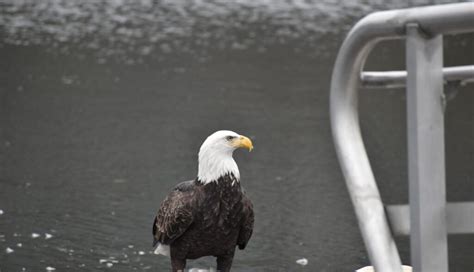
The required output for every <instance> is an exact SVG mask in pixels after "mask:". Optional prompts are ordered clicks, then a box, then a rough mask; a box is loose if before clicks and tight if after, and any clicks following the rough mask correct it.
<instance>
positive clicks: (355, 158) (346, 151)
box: [330, 2, 474, 272]
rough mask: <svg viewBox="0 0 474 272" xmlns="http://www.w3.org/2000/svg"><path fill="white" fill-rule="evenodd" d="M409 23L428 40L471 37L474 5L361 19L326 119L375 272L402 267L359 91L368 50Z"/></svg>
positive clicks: (341, 62) (344, 52) (336, 74)
mask: <svg viewBox="0 0 474 272" xmlns="http://www.w3.org/2000/svg"><path fill="white" fill-rule="evenodd" d="M412 23H416V24H418V26H419V27H420V29H422V30H423V32H424V34H426V35H427V36H431V35H437V34H455V33H463V32H469V31H473V30H474V3H472V2H471V3H460V4H448V5H440V6H430V7H420V8H411V9H402V10H392V11H384V12H376V13H372V14H370V15H368V16H366V17H364V18H363V19H362V20H360V21H359V22H358V23H357V24H356V25H355V26H354V27H353V28H352V30H351V31H350V32H349V34H348V36H347V37H346V39H345V40H344V42H343V44H342V46H341V48H340V50H339V54H338V56H337V59H336V63H335V65H334V70H333V74H332V79H331V94H330V115H331V128H332V133H333V138H334V142H335V148H336V153H337V156H338V159H339V161H340V164H341V168H342V172H343V174H344V177H345V180H346V184H347V187H348V190H349V193H350V196H351V200H352V203H353V205H354V208H355V212H356V215H357V218H358V222H359V227H360V230H361V232H362V236H363V239H364V243H365V246H366V248H367V251H368V254H369V258H370V261H371V262H372V265H374V267H375V269H376V271H377V272H385V271H387V272H394V271H398V272H400V271H401V262H400V257H399V255H398V251H397V248H396V245H395V242H394V240H393V238H392V235H391V233H390V229H389V226H388V223H387V219H386V217H385V213H384V207H383V204H382V201H381V198H380V193H379V190H378V188H377V184H376V182H375V178H374V175H373V172H372V169H371V167H370V163H369V159H368V156H367V152H366V150H365V147H364V144H363V141H362V136H361V131H360V126H359V120H358V109H357V107H358V99H357V95H358V87H359V86H360V83H361V76H360V75H361V71H362V68H363V66H364V63H365V60H366V59H367V56H368V55H369V53H370V51H371V50H372V48H373V47H374V46H375V45H376V44H377V43H378V42H379V41H381V40H388V39H400V38H403V37H404V36H405V35H406V25H407V24H412Z"/></svg>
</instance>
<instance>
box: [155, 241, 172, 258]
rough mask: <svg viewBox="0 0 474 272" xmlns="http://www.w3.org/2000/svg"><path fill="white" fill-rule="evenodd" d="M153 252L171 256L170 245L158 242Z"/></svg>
mask: <svg viewBox="0 0 474 272" xmlns="http://www.w3.org/2000/svg"><path fill="white" fill-rule="evenodd" d="M153 253H155V254H156V255H165V256H170V246H167V245H163V244H160V243H158V246H157V247H156V248H155V251H154V252H153Z"/></svg>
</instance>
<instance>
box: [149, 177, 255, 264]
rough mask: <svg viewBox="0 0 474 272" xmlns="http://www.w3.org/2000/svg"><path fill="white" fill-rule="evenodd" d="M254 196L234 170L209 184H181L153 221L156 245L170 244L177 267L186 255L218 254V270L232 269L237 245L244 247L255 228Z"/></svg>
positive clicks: (184, 259)
mask: <svg viewBox="0 0 474 272" xmlns="http://www.w3.org/2000/svg"><path fill="white" fill-rule="evenodd" d="M253 223H254V214H253V207H252V203H251V202H250V200H249V199H248V198H247V196H246V195H245V192H244V191H243V189H242V188H241V186H240V182H239V180H238V179H237V178H236V177H235V176H234V175H233V174H227V175H225V176H222V177H220V178H219V179H218V180H216V181H213V182H209V183H207V184H203V183H201V181H199V180H198V179H196V180H193V181H187V182H183V183H180V184H178V185H177V186H176V187H175V189H174V190H173V191H172V192H171V193H170V194H169V195H168V196H167V198H166V199H165V200H164V201H163V202H162V203H161V206H160V209H159V211H158V214H157V216H156V218H155V221H154V224H153V237H154V245H156V244H157V243H160V244H162V245H169V246H170V254H171V255H170V256H171V264H172V267H173V271H180V270H183V271H184V268H185V265H186V259H196V258H199V257H202V256H215V257H217V270H218V271H229V270H230V267H231V264H232V259H233V257H234V252H235V248H236V246H238V247H239V248H240V249H244V248H245V246H246V245H247V243H248V241H249V239H250V237H251V235H252V230H253Z"/></svg>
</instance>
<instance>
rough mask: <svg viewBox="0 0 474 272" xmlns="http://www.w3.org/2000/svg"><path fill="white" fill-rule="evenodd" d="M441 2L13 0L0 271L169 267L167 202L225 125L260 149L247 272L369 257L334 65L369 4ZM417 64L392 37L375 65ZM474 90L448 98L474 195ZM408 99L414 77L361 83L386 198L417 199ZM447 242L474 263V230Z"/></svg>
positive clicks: (253, 168) (451, 139) (468, 58)
mask: <svg viewBox="0 0 474 272" xmlns="http://www.w3.org/2000/svg"><path fill="white" fill-rule="evenodd" d="M442 2H443V1H414V2H412V3H409V4H408V3H399V1H384V2H383V3H382V2H380V1H351V2H350V3H349V1H345V2H339V1H329V0H327V1H296V0H295V1H264V0H259V1H246V0H240V1H235V2H232V3H229V2H227V1H157V2H155V1H85V0H84V1H53V0H41V1H33V0H31V1H5V0H4V1H0V59H1V60H2V61H1V62H0V71H1V73H0V76H1V82H2V83H1V84H0V93H1V100H0V101H1V106H0V116H1V117H0V122H1V123H0V124H1V135H0V137H1V139H0V140H1V141H0V162H1V168H0V169H1V172H0V209H1V210H2V211H3V214H0V270H1V271H2V272H3V271H22V270H26V271H45V270H46V269H47V267H54V268H56V270H57V271H104V270H107V269H109V270H111V271H146V270H153V271H166V270H167V269H168V268H169V260H168V259H166V258H164V257H157V256H154V255H152V254H150V253H151V252H150V251H151V248H150V245H151V240H152V237H151V224H152V222H153V217H154V214H155V212H156V210H157V208H158V206H159V203H160V202H161V200H162V199H163V198H164V197H165V195H166V194H167V193H168V192H169V190H170V189H171V188H172V187H173V186H174V185H175V184H176V183H178V182H180V181H182V180H187V179H191V178H194V176H195V175H196V171H197V165H196V160H197V151H198V149H199V146H200V144H201V143H202V141H203V140H204V139H205V137H207V136H208V135H209V134H210V133H212V132H214V131H215V130H219V129H231V130H234V131H237V132H238V133H241V134H245V135H247V136H249V137H251V138H252V140H253V142H254V144H255V147H256V148H255V150H254V151H253V152H252V153H246V152H242V151H237V152H236V154H235V157H236V160H237V163H238V164H239V167H240V171H241V176H242V184H243V185H244V186H245V188H246V190H247V191H248V193H249V195H250V197H251V198H252V199H253V202H254V205H255V212H256V223H255V231H254V236H253V238H252V240H251V242H250V244H249V246H248V248H247V249H246V250H245V251H239V252H237V254H236V257H235V262H234V271H353V270H354V269H356V268H358V267H361V266H364V265H367V264H368V258H367V255H366V253H365V249H364V247H363V245H362V240H361V237H360V234H359V231H358V228H357V223H356V221H355V217H354V214H353V210H352V206H351V203H350V201H349V198H348V194H347V192H346V188H345V184H344V181H343V178H342V176H341V173H340V169H339V166H338V162H337V160H336V157H335V153H334V148H333V144H332V139H331V134H330V128H329V115H328V99H329V97H328V90H329V81H330V76H331V69H332V65H333V63H334V59H335V56H336V54H337V49H338V47H339V45H340V43H341V42H342V40H343V38H344V35H345V34H346V33H347V31H348V29H349V28H350V26H351V25H353V24H354V23H355V22H356V21H357V20H358V19H359V18H361V17H363V16H364V15H365V14H368V13H370V12H372V11H376V10H383V9H389V8H402V7H408V6H415V5H426V4H432V3H442ZM473 46H474V42H473V36H472V35H463V36H460V37H456V38H453V37H447V38H446V49H445V52H446V54H445V55H446V57H445V63H446V65H461V64H472V63H474V57H473V53H472V50H470V49H471V48H473ZM403 59H404V52H403V43H401V42H391V43H384V44H382V45H381V46H380V47H379V48H377V49H376V51H375V52H374V54H373V56H371V58H370V60H369V63H368V67H369V68H371V69H382V70H384V69H385V70H386V69H403V65H404V63H403ZM473 102H474V97H473V92H472V85H470V86H467V87H464V88H461V89H460V90H459V92H458V93H457V95H456V97H455V98H454V99H453V100H451V101H450V102H449V105H448V108H447V115H446V131H447V134H446V140H447V144H446V145H447V148H446V149H447V151H446V152H447V176H448V200H449V201H469V200H471V201H472V200H473V195H474V194H473V187H472V184H473V183H472V182H473V177H474V169H473V167H472V162H473V157H474V156H473V154H474V153H473V152H474V151H473V150H474V148H473V147H474V131H473V118H472V117H473V116H474V115H473V108H472V105H473ZM405 103H406V101H405V95H404V93H403V90H390V91H381V90H363V91H362V95H361V112H362V113H361V124H362V127H363V133H364V137H365V139H366V140H365V142H366V144H367V148H368V152H369V155H370V157H371V161H372V163H373V167H374V171H375V174H376V177H377V179H378V182H379V184H380V187H381V188H380V189H381V192H382V196H383V198H384V201H386V202H387V203H406V201H407V199H408V196H407V173H406V139H405V138H406V137H405V135H406V130H405ZM36 236H39V237H36ZM397 241H398V246H399V250H400V253H401V256H402V258H403V260H404V263H409V245H408V241H407V239H405V238H401V239H398V240H397ZM449 242H450V261H451V264H450V266H451V270H450V271H471V270H472V268H473V267H474V260H473V259H472V254H473V252H474V248H473V245H474V240H473V238H472V237H471V236H466V235H459V236H452V237H451V236H450V240H449ZM8 249H10V250H8ZM12 250H13V252H12ZM300 258H307V259H308V261H309V263H308V265H307V266H304V267H302V266H300V265H298V264H296V263H295V261H296V260H297V259H300ZM211 265H214V263H213V260H212V259H203V260H198V261H194V262H191V263H190V266H192V267H204V268H205V267H209V266H211Z"/></svg>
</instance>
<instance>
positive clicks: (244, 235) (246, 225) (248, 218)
mask: <svg viewBox="0 0 474 272" xmlns="http://www.w3.org/2000/svg"><path fill="white" fill-rule="evenodd" d="M242 203H243V209H242V212H243V213H244V217H243V220H242V225H241V227H240V232H239V238H238V240H237V245H238V246H239V249H244V248H245V247H246V246H247V243H248V242H249V240H250V237H251V236H252V232H253V222H254V214H253V204H252V202H251V201H250V199H249V198H248V197H247V196H246V195H245V194H244V196H243V198H242Z"/></svg>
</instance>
